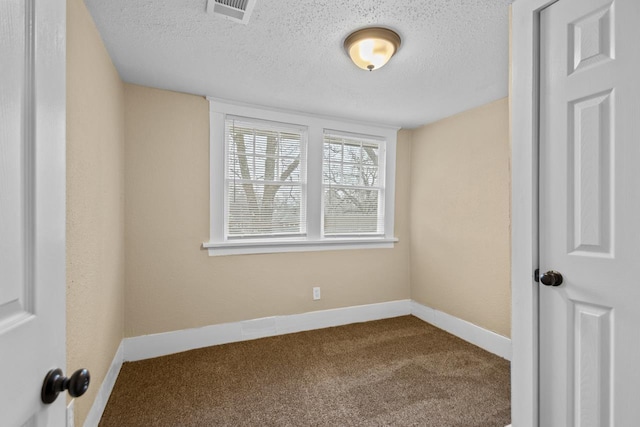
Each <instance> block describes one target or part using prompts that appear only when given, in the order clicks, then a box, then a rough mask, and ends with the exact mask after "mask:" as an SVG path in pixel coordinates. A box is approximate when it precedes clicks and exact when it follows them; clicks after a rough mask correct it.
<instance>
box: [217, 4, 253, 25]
mask: <svg viewBox="0 0 640 427" xmlns="http://www.w3.org/2000/svg"><path fill="white" fill-rule="evenodd" d="M255 4H256V0H207V12H208V13H214V14H216V15H220V16H222V17H223V18H226V19H229V20H231V21H235V22H241V23H243V24H247V23H248V22H249V17H250V16H251V12H253V7H254V6H255Z"/></svg>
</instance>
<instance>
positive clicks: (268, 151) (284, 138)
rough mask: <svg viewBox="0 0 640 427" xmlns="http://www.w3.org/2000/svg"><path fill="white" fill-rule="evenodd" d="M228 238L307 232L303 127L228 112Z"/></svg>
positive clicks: (226, 185)
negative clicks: (234, 115)
mask: <svg viewBox="0 0 640 427" xmlns="http://www.w3.org/2000/svg"><path fill="white" fill-rule="evenodd" d="M225 141H226V144H225V145H226V147H225V149H226V168H225V169H226V171H225V192H226V194H225V234H226V237H227V239H237V238H260V237H271V238H273V237H286V236H303V235H305V233H306V129H305V128H303V127H295V126H288V125H285V124H280V123H276V122H268V121H261V120H253V119H246V118H241V117H233V116H227V118H226V120H225Z"/></svg>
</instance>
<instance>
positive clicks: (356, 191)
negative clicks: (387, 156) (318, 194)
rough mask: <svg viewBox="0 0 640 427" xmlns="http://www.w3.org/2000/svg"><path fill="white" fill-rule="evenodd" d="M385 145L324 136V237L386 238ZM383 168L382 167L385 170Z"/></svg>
mask: <svg viewBox="0 0 640 427" xmlns="http://www.w3.org/2000/svg"><path fill="white" fill-rule="evenodd" d="M381 145H383V142H382V141H376V140H371V139H367V138H363V137H355V136H342V135H339V134H335V133H333V132H330V133H326V132H325V134H324V143H323V149H324V155H323V164H322V166H323V167H322V193H323V196H324V210H323V212H324V217H323V219H324V220H323V231H324V233H323V234H324V236H326V237H329V236H350V235H355V236H359V235H371V236H383V235H384V193H383V192H384V175H383V174H382V173H381V171H384V150H382V154H383V156H382V161H381V160H380V154H381V150H380V149H381ZM381 166H382V167H381Z"/></svg>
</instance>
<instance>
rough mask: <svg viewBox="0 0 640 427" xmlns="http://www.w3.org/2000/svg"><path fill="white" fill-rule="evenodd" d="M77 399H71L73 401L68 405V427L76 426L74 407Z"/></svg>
mask: <svg viewBox="0 0 640 427" xmlns="http://www.w3.org/2000/svg"><path fill="white" fill-rule="evenodd" d="M75 401H76V400H75V399H71V402H69V404H68V405H67V427H74V425H75V421H74V417H73V407H74V405H75Z"/></svg>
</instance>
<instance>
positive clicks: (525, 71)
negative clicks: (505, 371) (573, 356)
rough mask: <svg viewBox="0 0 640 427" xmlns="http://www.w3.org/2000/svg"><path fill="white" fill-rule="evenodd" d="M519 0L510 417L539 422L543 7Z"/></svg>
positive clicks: (520, 422)
mask: <svg viewBox="0 0 640 427" xmlns="http://www.w3.org/2000/svg"><path fill="white" fill-rule="evenodd" d="M556 1H557V0H515V1H514V3H513V5H512V22H511V28H512V33H511V67H512V68H511V85H510V99H511V171H512V172H511V174H512V175H511V179H512V182H511V221H512V223H511V312H512V313H514V314H513V315H512V320H511V342H512V351H513V354H512V359H511V420H512V423H513V425H516V426H518V427H536V426H538V285H537V284H536V283H535V282H534V280H533V271H534V270H535V269H536V268H537V267H538V218H537V214H538V128H539V123H538V111H539V105H538V99H539V96H538V94H539V88H538V79H539V73H538V70H539V62H540V61H539V39H540V37H539V22H540V11H541V10H542V9H544V8H546V7H548V6H550V5H551V4H553V3H555V2H556Z"/></svg>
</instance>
